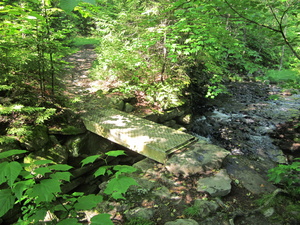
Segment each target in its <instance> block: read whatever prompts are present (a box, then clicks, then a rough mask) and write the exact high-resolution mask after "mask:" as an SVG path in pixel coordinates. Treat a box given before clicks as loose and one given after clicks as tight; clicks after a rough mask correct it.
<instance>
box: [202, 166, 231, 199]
mask: <svg viewBox="0 0 300 225" xmlns="http://www.w3.org/2000/svg"><path fill="white" fill-rule="evenodd" d="M197 191H200V192H201V191H205V192H208V193H209V194H210V195H211V196H212V197H221V196H226V195H227V194H229V193H230V191H231V179H230V178H229V176H228V174H227V172H226V170H224V169H222V170H220V171H219V172H218V173H217V174H215V175H214V176H211V177H206V178H201V179H199V180H198V187H197Z"/></svg>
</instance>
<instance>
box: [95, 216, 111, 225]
mask: <svg viewBox="0 0 300 225" xmlns="http://www.w3.org/2000/svg"><path fill="white" fill-rule="evenodd" d="M110 217H111V215H109V214H107V213H103V214H99V215H96V216H93V217H92V219H91V222H92V225H114V223H113V222H112V221H111V220H110Z"/></svg>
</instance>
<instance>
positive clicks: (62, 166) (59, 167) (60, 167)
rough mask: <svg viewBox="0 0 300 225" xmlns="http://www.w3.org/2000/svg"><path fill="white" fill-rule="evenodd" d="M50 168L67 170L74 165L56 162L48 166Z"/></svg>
mask: <svg viewBox="0 0 300 225" xmlns="http://www.w3.org/2000/svg"><path fill="white" fill-rule="evenodd" d="M48 168H49V169H51V170H62V171H66V170H70V169H72V168H73V167H72V166H69V165H66V164H55V165H51V166H48Z"/></svg>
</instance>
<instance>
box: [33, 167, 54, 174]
mask: <svg viewBox="0 0 300 225" xmlns="http://www.w3.org/2000/svg"><path fill="white" fill-rule="evenodd" d="M34 173H36V174H40V175H43V176H44V175H45V174H46V173H51V170H50V169H49V168H48V167H40V168H36V169H35V170H34Z"/></svg>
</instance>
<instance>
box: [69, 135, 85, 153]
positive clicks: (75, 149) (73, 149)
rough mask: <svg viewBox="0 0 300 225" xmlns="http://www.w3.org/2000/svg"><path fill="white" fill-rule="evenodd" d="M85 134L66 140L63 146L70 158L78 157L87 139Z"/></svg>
mask: <svg viewBox="0 0 300 225" xmlns="http://www.w3.org/2000/svg"><path fill="white" fill-rule="evenodd" d="M86 136H87V134H84V135H76V136H72V137H71V138H69V139H68V141H67V142H66V144H65V146H66V148H67V150H68V151H69V154H70V156H71V157H78V156H79V155H80V154H81V153H82V149H83V148H84V144H85V143H84V141H85V139H86V138H87V137H86Z"/></svg>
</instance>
